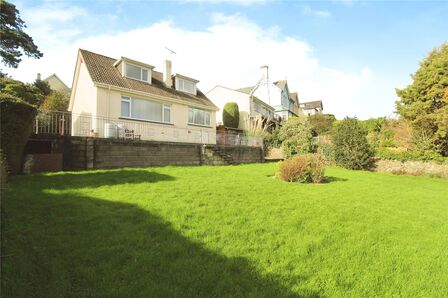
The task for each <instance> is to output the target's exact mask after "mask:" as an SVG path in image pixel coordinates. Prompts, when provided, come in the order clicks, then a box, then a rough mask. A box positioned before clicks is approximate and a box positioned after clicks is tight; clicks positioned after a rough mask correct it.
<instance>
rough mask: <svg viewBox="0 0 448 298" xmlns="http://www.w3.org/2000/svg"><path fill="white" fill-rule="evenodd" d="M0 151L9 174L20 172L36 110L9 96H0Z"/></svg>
mask: <svg viewBox="0 0 448 298" xmlns="http://www.w3.org/2000/svg"><path fill="white" fill-rule="evenodd" d="M0 112H1V116H0V117H1V118H0V119H1V129H0V139H1V150H2V152H3V153H4V154H5V156H6V161H7V165H8V169H9V173H11V174H17V173H19V172H20V170H21V165H22V154H23V150H24V148H25V145H26V142H27V141H28V137H29V135H30V134H31V130H32V129H33V121H34V117H35V116H36V114H37V110H36V108H35V107H33V106H32V105H30V104H28V103H26V102H24V101H22V100H20V99H19V98H17V97H15V96H12V95H10V94H4V93H2V94H0Z"/></svg>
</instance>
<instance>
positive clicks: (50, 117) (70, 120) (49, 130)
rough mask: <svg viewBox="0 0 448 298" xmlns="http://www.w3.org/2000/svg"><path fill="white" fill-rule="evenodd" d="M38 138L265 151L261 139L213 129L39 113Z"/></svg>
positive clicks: (35, 126) (82, 115)
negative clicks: (53, 136)
mask: <svg viewBox="0 0 448 298" xmlns="http://www.w3.org/2000/svg"><path fill="white" fill-rule="evenodd" d="M33 132H34V133H36V134H50V135H51V134H53V135H71V136H81V137H96V138H119V139H139V140H151V141H162V142H163V141H165V142H181V143H199V144H215V143H218V144H221V145H231V146H250V147H262V146H263V140H262V139H261V138H260V137H249V136H244V135H222V134H219V133H218V134H217V133H216V131H215V130H213V129H210V128H200V127H198V128H192V127H186V128H179V127H175V126H174V125H172V124H162V123H153V122H148V121H140V120H130V119H123V118H108V117H97V116H91V115H87V114H73V113H68V112H52V111H39V113H38V115H37V117H36V120H35V122H34V127H33Z"/></svg>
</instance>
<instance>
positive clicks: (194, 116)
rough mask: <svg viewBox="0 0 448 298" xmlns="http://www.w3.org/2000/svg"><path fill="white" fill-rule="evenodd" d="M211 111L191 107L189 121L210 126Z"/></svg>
mask: <svg viewBox="0 0 448 298" xmlns="http://www.w3.org/2000/svg"><path fill="white" fill-rule="evenodd" d="M210 119H211V117H210V111H205V110H200V109H195V108H189V109H188V123H190V124H197V125H204V126H210V122H211V120H210Z"/></svg>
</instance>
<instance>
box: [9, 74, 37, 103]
mask: <svg viewBox="0 0 448 298" xmlns="http://www.w3.org/2000/svg"><path fill="white" fill-rule="evenodd" d="M0 92H1V93H3V94H9V95H12V96H15V97H18V98H20V99H21V100H23V101H25V102H27V103H29V104H31V105H33V106H37V107H39V106H40V104H41V103H42V101H43V98H44V95H43V94H42V92H41V90H40V89H39V88H37V87H36V86H34V85H29V84H24V83H23V82H21V81H17V80H13V79H10V78H0Z"/></svg>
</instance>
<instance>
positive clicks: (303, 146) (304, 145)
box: [279, 117, 316, 158]
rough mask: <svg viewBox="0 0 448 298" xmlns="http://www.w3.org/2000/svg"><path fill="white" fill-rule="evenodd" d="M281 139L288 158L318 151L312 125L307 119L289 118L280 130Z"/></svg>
mask: <svg viewBox="0 0 448 298" xmlns="http://www.w3.org/2000/svg"><path fill="white" fill-rule="evenodd" d="M279 138H280V139H281V140H282V146H283V151H284V153H285V155H286V157H288V158H289V157H292V156H294V155H297V154H305V153H312V152H314V151H315V149H316V148H315V147H316V144H315V140H314V137H313V133H312V129H311V124H310V121H309V119H308V118H306V117H300V118H299V117H291V118H289V119H288V121H286V122H285V123H284V124H283V126H282V127H281V128H280V131H279Z"/></svg>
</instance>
